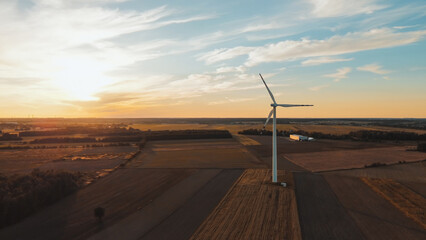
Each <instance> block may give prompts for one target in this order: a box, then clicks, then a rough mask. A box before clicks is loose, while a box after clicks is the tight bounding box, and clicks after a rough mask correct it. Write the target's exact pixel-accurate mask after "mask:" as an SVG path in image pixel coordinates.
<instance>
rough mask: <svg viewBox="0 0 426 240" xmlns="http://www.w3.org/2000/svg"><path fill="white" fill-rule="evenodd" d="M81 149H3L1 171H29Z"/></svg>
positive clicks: (11, 172) (10, 172) (0, 155)
mask: <svg viewBox="0 0 426 240" xmlns="http://www.w3.org/2000/svg"><path fill="white" fill-rule="evenodd" d="M79 151H81V149H77V148H57V149H18V150H1V152H0V172H1V173H3V174H14V173H28V172H30V171H31V170H32V169H34V168H37V167H40V166H42V165H44V164H46V163H48V162H52V161H54V160H57V159H60V158H62V157H64V156H66V155H70V154H73V153H77V152H79Z"/></svg>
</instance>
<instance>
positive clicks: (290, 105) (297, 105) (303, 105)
mask: <svg viewBox="0 0 426 240" xmlns="http://www.w3.org/2000/svg"><path fill="white" fill-rule="evenodd" d="M277 106H279V107H312V106H314V105H307V104H277Z"/></svg>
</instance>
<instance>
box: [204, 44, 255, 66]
mask: <svg viewBox="0 0 426 240" xmlns="http://www.w3.org/2000/svg"><path fill="white" fill-rule="evenodd" d="M253 49H254V48H252V47H235V48H230V49H226V48H221V49H215V50H213V51H211V52H208V53H205V54H203V55H201V56H200V57H199V58H198V60H200V61H204V62H205V63H206V64H212V63H215V62H220V61H224V60H228V59H232V58H235V57H238V56H241V55H246V54H248V53H250V52H251V51H252V50H253Z"/></svg>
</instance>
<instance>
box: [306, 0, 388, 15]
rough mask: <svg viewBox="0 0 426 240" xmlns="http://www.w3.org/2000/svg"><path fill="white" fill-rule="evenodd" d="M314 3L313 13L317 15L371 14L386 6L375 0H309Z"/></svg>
mask: <svg viewBox="0 0 426 240" xmlns="http://www.w3.org/2000/svg"><path fill="white" fill-rule="evenodd" d="M309 2H310V3H311V4H312V5H313V10H312V14H313V15H314V16H316V17H321V18H324V17H341V16H353V15H357V14H371V13H373V12H375V11H377V10H381V9H384V8H386V7H387V6H386V5H380V4H377V3H376V1H374V0H357V1H352V0H309Z"/></svg>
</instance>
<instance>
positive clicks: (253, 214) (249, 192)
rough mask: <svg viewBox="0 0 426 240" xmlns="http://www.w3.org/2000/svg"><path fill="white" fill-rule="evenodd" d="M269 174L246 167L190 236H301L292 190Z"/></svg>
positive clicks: (227, 237) (223, 237)
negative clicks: (276, 182) (273, 182)
mask: <svg viewBox="0 0 426 240" xmlns="http://www.w3.org/2000/svg"><path fill="white" fill-rule="evenodd" d="M279 174H281V175H282V174H284V172H280V173H279ZM270 177H271V172H270V171H269V170H266V169H248V170H246V171H245V172H244V173H243V175H242V176H241V177H240V179H239V180H238V181H237V182H236V183H235V184H234V186H233V187H232V189H231V190H230V191H229V192H228V194H227V195H226V196H225V197H224V198H223V200H222V201H221V202H220V203H219V205H218V206H217V207H216V209H215V210H214V211H213V212H212V213H211V214H210V216H209V217H208V218H207V219H206V220H205V221H204V222H203V224H202V225H201V226H200V227H199V228H198V229H197V231H196V232H195V233H194V235H192V237H191V238H190V239H301V238H300V229H299V225H298V221H297V210H296V201H295V197H294V191H293V189H291V188H283V187H281V186H278V185H274V184H271V183H270ZM282 180H284V179H282Z"/></svg>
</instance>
